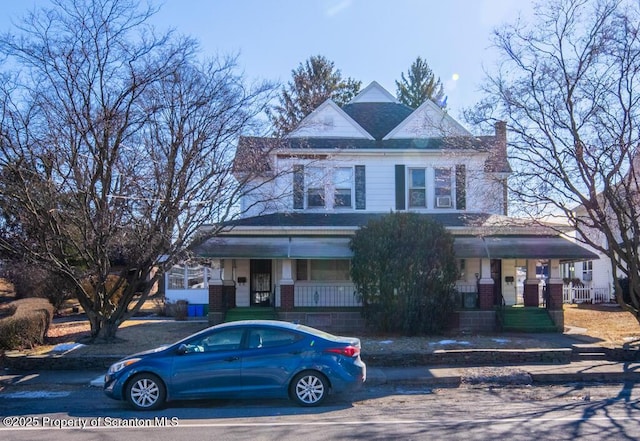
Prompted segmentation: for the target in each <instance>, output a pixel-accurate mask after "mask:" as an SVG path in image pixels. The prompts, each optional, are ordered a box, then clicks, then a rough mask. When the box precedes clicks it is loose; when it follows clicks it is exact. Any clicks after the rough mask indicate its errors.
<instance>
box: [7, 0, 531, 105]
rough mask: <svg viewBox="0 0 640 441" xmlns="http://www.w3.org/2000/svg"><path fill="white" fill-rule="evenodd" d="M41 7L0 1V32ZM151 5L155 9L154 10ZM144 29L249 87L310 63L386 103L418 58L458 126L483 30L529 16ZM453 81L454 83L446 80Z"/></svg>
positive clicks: (284, 13) (375, 7)
mask: <svg viewBox="0 0 640 441" xmlns="http://www.w3.org/2000/svg"><path fill="white" fill-rule="evenodd" d="M46 2H47V0H3V2H2V10H3V13H2V14H1V15H0V30H1V31H6V30H8V29H9V26H10V25H11V21H10V19H15V18H18V17H20V16H21V15H22V14H24V13H25V12H26V11H27V10H29V9H31V8H33V6H34V5H41V4H45V3H46ZM156 3H159V2H157V1H156ZM160 4H162V7H161V10H160V12H159V13H158V15H157V16H156V17H155V18H154V20H153V23H154V24H155V25H156V26H157V27H159V28H168V27H173V28H175V29H176V30H177V31H179V32H181V33H184V34H189V35H191V36H194V37H196V38H197V39H198V40H199V41H200V42H201V44H202V50H203V53H204V54H205V55H215V54H233V53H238V54H239V64H240V66H241V67H242V68H243V70H244V72H245V75H246V76H247V78H249V79H269V80H276V81H281V82H283V83H284V82H286V81H288V80H289V79H290V76H291V70H292V69H294V68H295V67H297V66H298V64H299V63H300V62H302V61H304V60H306V59H307V58H308V57H309V56H311V55H318V54H320V55H324V56H326V57H327V58H329V59H330V60H332V61H334V62H335V65H336V67H337V68H338V69H340V70H341V71H342V74H343V76H349V77H353V78H355V79H358V80H361V81H362V83H363V87H364V86H366V85H367V84H369V83H370V82H371V81H373V80H376V81H378V82H379V83H380V84H381V85H382V86H383V87H385V88H386V89H387V90H389V92H391V93H392V94H394V95H395V91H396V88H395V80H397V79H400V74H401V73H402V72H406V71H407V69H408V68H409V66H410V65H411V63H412V62H413V61H414V60H415V59H416V57H417V56H421V57H422V58H423V59H425V60H426V61H427V63H429V65H430V66H431V68H432V70H433V71H434V72H435V73H436V75H438V76H439V77H440V78H441V80H442V82H443V84H444V85H445V92H446V95H447V96H448V107H449V111H450V113H451V115H452V116H454V117H459V113H460V111H461V110H462V108H464V107H469V106H471V105H473V104H474V103H475V102H476V101H477V100H478V99H479V98H480V97H481V95H480V94H479V93H478V88H479V85H480V83H481V81H482V79H483V77H484V72H483V69H485V68H487V69H491V66H493V65H494V63H495V53H494V51H493V50H492V49H491V48H490V45H491V40H490V37H491V33H492V30H493V29H494V28H495V27H496V26H498V25H500V24H501V23H503V22H505V21H513V20H514V19H515V18H516V17H517V15H518V13H519V12H522V13H523V14H524V15H525V16H526V15H527V14H530V11H531V5H530V2H529V1H522V0H164V1H163V2H161V3H160ZM454 75H455V76H456V77H455V78H457V80H454Z"/></svg>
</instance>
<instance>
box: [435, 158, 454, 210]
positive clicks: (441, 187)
mask: <svg viewBox="0 0 640 441" xmlns="http://www.w3.org/2000/svg"><path fill="white" fill-rule="evenodd" d="M434 190H435V206H436V208H451V207H452V206H453V201H452V197H451V196H452V195H451V169H450V168H436V169H435V170H434Z"/></svg>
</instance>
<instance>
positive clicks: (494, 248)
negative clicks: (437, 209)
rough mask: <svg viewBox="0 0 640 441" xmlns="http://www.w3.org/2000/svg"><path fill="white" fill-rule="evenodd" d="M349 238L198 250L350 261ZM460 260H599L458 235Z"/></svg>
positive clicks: (534, 243)
mask: <svg viewBox="0 0 640 441" xmlns="http://www.w3.org/2000/svg"><path fill="white" fill-rule="evenodd" d="M350 240H351V239H350V238H349V237H323V236H317V237H294V236H257V237H256V236H253V237H250V236H235V237H234V236H220V237H214V238H210V239H208V240H206V241H205V242H203V243H201V244H200V245H198V246H196V247H194V249H193V251H194V252H195V253H196V255H198V256H200V257H208V258H224V259H241V258H246V259H266V258H271V259H273V258H280V259H350V258H351V257H352V256H353V253H352V252H351V249H350V248H349V241H350ZM453 246H454V249H455V252H456V256H457V257H459V258H472V257H475V258H489V259H560V260H581V259H598V256H597V255H596V254H595V253H592V252H591V251H589V250H587V249H585V248H584V247H582V246H580V245H579V244H577V243H574V242H572V241H570V240H568V239H565V238H563V237H560V236H506V235H505V236H488V237H484V238H482V237H477V236H455V240H454V244H453Z"/></svg>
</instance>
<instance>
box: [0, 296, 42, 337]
mask: <svg viewBox="0 0 640 441" xmlns="http://www.w3.org/2000/svg"><path fill="white" fill-rule="evenodd" d="M4 313H5V314H7V315H8V316H7V317H4V318H2V319H0V348H2V349H22V348H27V347H28V348H32V347H33V346H35V345H37V344H43V343H44V338H45V336H46V335H47V330H48V329H49V325H50V324H51V319H52V318H53V313H54V309H53V305H52V304H51V303H50V302H49V301H48V300H47V299H38V298H30V299H21V300H16V301H14V302H11V303H9V304H8V305H7V306H6V307H5V308H4Z"/></svg>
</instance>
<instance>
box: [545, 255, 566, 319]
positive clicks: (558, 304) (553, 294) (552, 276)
mask: <svg viewBox="0 0 640 441" xmlns="http://www.w3.org/2000/svg"><path fill="white" fill-rule="evenodd" d="M562 284H563V282H562V277H560V260H559V259H551V261H550V262H549V280H548V281H547V308H549V309H554V310H562Z"/></svg>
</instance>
